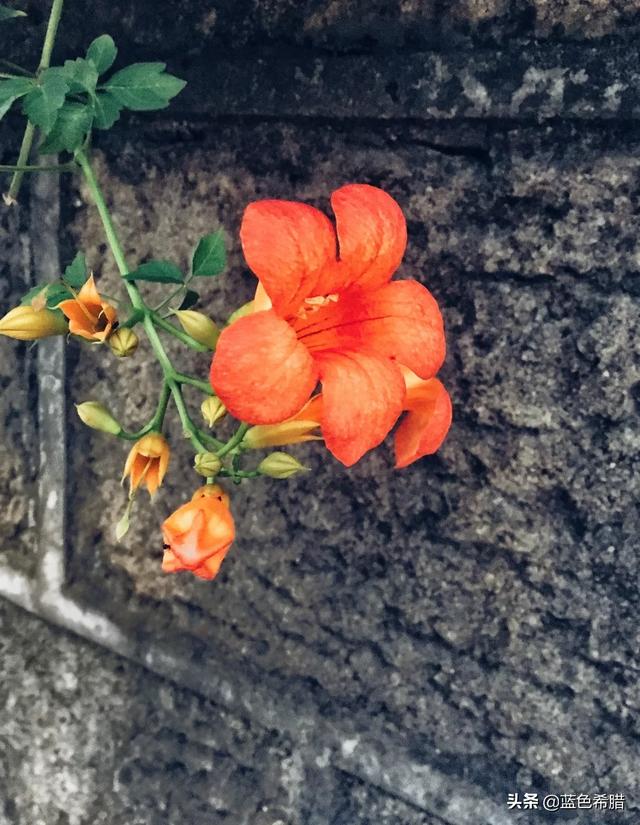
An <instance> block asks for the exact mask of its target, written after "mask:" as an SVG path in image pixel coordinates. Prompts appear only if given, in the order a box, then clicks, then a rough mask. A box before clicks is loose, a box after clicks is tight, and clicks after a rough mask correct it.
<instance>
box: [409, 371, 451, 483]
mask: <svg viewBox="0 0 640 825" xmlns="http://www.w3.org/2000/svg"><path fill="white" fill-rule="evenodd" d="M402 372H403V375H404V380H405V385H406V388H407V394H406V397H405V402H404V409H405V410H406V411H407V415H406V416H405V418H404V419H403V421H402V422H401V423H400V426H399V427H398V429H397V430H396V434H395V453H396V467H397V468H398V469H399V468H401V467H406V466H408V465H409V464H412V463H413V462H414V461H417V459H419V458H422V457H423V456H425V455H431V454H432V453H435V452H436V450H438V449H439V448H440V445H441V444H442V442H443V441H444V439H445V437H446V435H447V433H448V432H449V427H450V426H451V415H452V410H451V399H450V398H449V393H448V392H447V391H446V389H445V388H444V386H443V385H442V383H441V382H440V381H438V379H437V378H430V379H428V380H427V381H423V380H422V379H421V378H419V377H418V376H417V375H416V374H415V373H413V372H411V370H408V369H406V368H403V370H402Z"/></svg>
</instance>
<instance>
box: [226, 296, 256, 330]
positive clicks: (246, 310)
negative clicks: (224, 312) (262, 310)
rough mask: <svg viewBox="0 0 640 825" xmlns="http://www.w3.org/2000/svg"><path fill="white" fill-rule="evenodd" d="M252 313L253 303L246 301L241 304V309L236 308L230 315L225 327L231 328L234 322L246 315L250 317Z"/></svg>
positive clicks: (253, 309) (253, 310)
mask: <svg viewBox="0 0 640 825" xmlns="http://www.w3.org/2000/svg"><path fill="white" fill-rule="evenodd" d="M252 312H255V302H254V301H247V303H246V304H243V305H242V306H241V307H238V309H236V311H235V312H232V313H231V315H230V316H229V318H228V320H227V326H231V324H233V323H234V322H235V321H238V320H239V319H240V318H244V317H245V316H246V315H251V313H252Z"/></svg>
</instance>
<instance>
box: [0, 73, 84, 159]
mask: <svg viewBox="0 0 640 825" xmlns="http://www.w3.org/2000/svg"><path fill="white" fill-rule="evenodd" d="M0 77H1V75H0ZM75 168H76V165H75V163H52V164H50V165H46V166H45V165H44V164H43V165H42V166H40V165H38V164H32V165H29V164H25V165H24V166H18V165H17V164H9V165H3V164H0V172H72V171H73V170H74V169H75Z"/></svg>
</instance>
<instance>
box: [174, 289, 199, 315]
mask: <svg viewBox="0 0 640 825" xmlns="http://www.w3.org/2000/svg"><path fill="white" fill-rule="evenodd" d="M199 300H200V296H199V295H198V293H197V292H196V291H195V290H194V289H188V290H187V291H186V292H185V294H184V298H183V299H182V303H181V304H180V306H179V307H178V310H181V309H191V307H193V306H195V305H196V304H197V303H198V301H199Z"/></svg>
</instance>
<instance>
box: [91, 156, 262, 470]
mask: <svg viewBox="0 0 640 825" xmlns="http://www.w3.org/2000/svg"><path fill="white" fill-rule="evenodd" d="M75 157H76V161H77V162H78V165H79V166H80V168H81V169H82V172H83V174H84V177H85V180H86V182H87V185H88V187H89V190H90V191H91V195H92V197H93V200H94V202H95V204H96V208H97V210H98V214H99V215H100V219H101V220H102V225H103V228H104V231H105V235H106V237H107V241H108V243H109V247H110V249H111V252H112V253H113V257H114V259H115V262H116V264H117V266H118V270H119V271H120V275H121V276H123V282H124V285H125V287H126V289H127V292H128V294H129V298H130V299H131V305H132V307H133V312H134V315H135V316H136V317H137V318H138V319H141V320H142V324H143V327H144V331H145V333H146V335H147V338H148V339H149V343H150V344H151V347H152V349H153V351H154V353H155V356H156V358H157V359H158V363H159V364H160V367H161V368H162V372H163V375H164V386H165V388H167V390H168V393H169V394H170V395H171V397H172V398H173V402H174V404H175V406H176V409H177V411H178V415H179V416H180V421H181V423H182V428H183V430H184V432H185V434H186V435H187V436H188V438H189V440H190V441H191V444H192V445H193V447H194V448H195V450H196V451H197V452H199V453H204V452H208V451H209V449H210V448H211V447H214V448H215V449H217V450H218V451H219V452H218V454H219V455H220V454H221V455H226V453H227V452H229V451H231V450H232V449H234V447H236V446H237V444H239V442H240V441H241V440H242V438H243V437H244V433H245V432H246V430H247V429H248V425H244V424H242V425H240V427H239V429H238V431H237V432H236V433H235V434H234V435H233V436H232V437H231V438H230V439H229V441H228V442H227V443H226V444H224V443H223V442H220V441H218V440H217V439H215V438H213V437H212V436H209V435H207V434H205V433H202V432H201V431H200V430H199V428H198V427H197V426H196V425H195V424H194V422H193V421H192V419H191V416H190V415H189V411H188V410H187V407H186V404H185V401H184V398H183V396H182V389H181V385H182V384H191V385H193V386H195V387H197V388H198V389H200V390H201V391H203V392H206V393H207V394H208V395H211V393H212V391H211V388H210V387H209V385H208V384H207V383H206V382H205V381H201V380H200V379H198V378H193V377H192V376H190V375H184V374H183V373H181V372H178V371H177V370H176V369H175V368H174V366H173V364H172V362H171V359H170V358H169V356H168V355H167V352H166V350H165V348H164V346H163V344H162V341H161V340H160V336H159V335H158V330H157V329H156V327H158V328H160V329H163V330H166V331H168V332H171V334H173V335H176V337H177V338H180V340H184V338H183V333H182V332H181V330H178V329H177V328H176V327H174V326H173V324H170V323H169V322H168V321H164V320H163V319H162V318H160V317H159V316H158V315H157V314H156V313H155V312H154V311H153V310H152V309H150V308H149V307H148V306H147V305H146V304H145V302H144V299H143V298H142V295H141V294H140V292H139V290H138V287H137V286H136V285H135V284H134V283H131V282H130V281H127V280H124V276H125V275H128V274H129V272H130V270H129V267H128V265H127V261H126V258H125V255H124V251H123V249H122V245H121V244H120V240H119V238H118V235H117V233H116V230H115V227H114V225H113V220H112V218H111V213H110V212H109V208H108V206H107V204H106V201H105V199H104V195H103V194H102V189H101V188H100V184H99V183H98V180H97V178H96V176H95V173H94V171H93V167H92V166H91V163H90V161H89V158H88V157H87V155H86V153H85V152H84V150H79V151H77V152H76V154H75ZM167 327H169V328H170V329H167ZM176 333H178V334H176ZM184 336H186V338H188V339H189V340H188V341H186V340H185V341H184V342H185V343H187V344H188V345H189V346H192V344H191V343H190V342H191V341H193V339H192V338H191V336H188V335H186V333H184ZM193 343H194V344H197V342H195V341H193ZM197 347H198V348H199V349H200V348H201V349H202V350H204V351H205V352H209V351H210V350H209V349H208V348H207V347H202V345H200V344H197ZM164 409H165V410H166V405H165V407H164ZM163 417H164V411H163V413H162V418H163ZM154 428H155V427H154V425H153V424H152V426H151V427H149V429H148V430H145V428H143V430H145V431H146V432H148V431H149V430H151V429H154ZM243 428H244V429H243ZM240 430H242V434H241V435H240V437H239V439H238V432H240ZM124 437H125V438H126V437H127V436H124Z"/></svg>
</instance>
